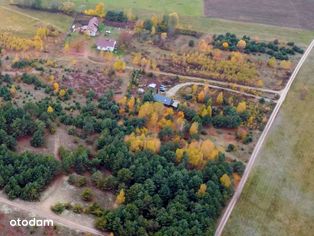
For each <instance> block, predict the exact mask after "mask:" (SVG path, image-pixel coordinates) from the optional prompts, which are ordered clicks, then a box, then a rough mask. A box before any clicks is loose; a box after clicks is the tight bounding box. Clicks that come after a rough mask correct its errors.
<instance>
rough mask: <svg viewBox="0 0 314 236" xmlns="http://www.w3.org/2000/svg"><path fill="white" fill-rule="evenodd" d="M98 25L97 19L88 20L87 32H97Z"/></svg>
mask: <svg viewBox="0 0 314 236" xmlns="http://www.w3.org/2000/svg"><path fill="white" fill-rule="evenodd" d="M98 24H99V21H98V19H97V17H93V18H92V19H90V20H89V22H88V25H87V27H88V29H89V30H91V31H94V32H97V30H98Z"/></svg>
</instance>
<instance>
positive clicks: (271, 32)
mask: <svg viewBox="0 0 314 236" xmlns="http://www.w3.org/2000/svg"><path fill="white" fill-rule="evenodd" d="M75 2H76V5H77V6H76V7H77V9H87V8H94V7H95V5H96V4H97V3H98V2H100V0H75ZM103 2H104V3H105V8H106V10H110V9H116V10H125V11H126V10H128V9H132V11H133V13H134V14H136V15H138V16H139V17H140V18H143V19H147V18H150V17H151V16H152V15H154V14H157V15H160V16H161V15H162V14H165V13H169V12H173V11H176V12H177V13H178V14H179V17H180V25H181V27H183V28H189V29H192V30H197V31H201V32H204V33H209V34H219V33H226V32H231V33H235V34H237V35H249V36H251V37H259V38H260V39H261V40H274V39H280V40H283V41H286V42H287V41H294V42H296V43H298V44H301V45H303V46H304V45H307V44H308V43H309V42H310V41H311V40H312V39H313V38H314V31H309V30H302V29H292V28H284V27H278V26H269V25H262V24H254V23H245V22H236V21H228V20H221V19H214V18H208V17H204V16H203V0H196V1H188V0H161V1H154V0H103ZM42 3H43V5H44V6H45V7H49V4H50V3H51V1H49V0H42ZM1 4H2V3H0V5H1ZM3 4H5V5H6V6H8V4H9V0H4V1H3ZM10 8H12V7H11V6H10ZM14 9H15V10H19V11H21V12H24V13H27V14H30V15H32V16H34V17H37V18H40V19H42V20H43V21H46V22H48V23H49V22H50V23H51V24H54V25H56V26H58V27H60V28H62V29H64V30H66V29H67V27H68V26H69V24H70V22H71V18H70V17H68V16H64V15H57V14H51V13H47V12H40V11H33V10H25V9H19V8H14Z"/></svg>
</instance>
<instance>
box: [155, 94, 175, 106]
mask: <svg viewBox="0 0 314 236" xmlns="http://www.w3.org/2000/svg"><path fill="white" fill-rule="evenodd" d="M154 101H155V102H160V103H162V104H164V105H166V106H171V105H172V103H173V99H171V98H168V97H165V96H161V95H160V94H154Z"/></svg>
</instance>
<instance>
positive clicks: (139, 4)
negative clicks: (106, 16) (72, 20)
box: [46, 0, 203, 16]
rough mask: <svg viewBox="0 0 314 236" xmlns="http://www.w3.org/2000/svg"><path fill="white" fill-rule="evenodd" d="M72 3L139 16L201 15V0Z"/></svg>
mask: <svg viewBox="0 0 314 236" xmlns="http://www.w3.org/2000/svg"><path fill="white" fill-rule="evenodd" d="M46 1H47V0H46ZM74 2H76V4H77V6H78V7H80V6H84V8H93V7H94V6H95V4H97V3H99V2H103V3H104V4H105V8H106V9H119V10H127V9H133V10H134V12H135V13H139V14H145V12H147V11H153V12H156V13H159V14H164V13H171V12H174V11H175V12H177V13H178V14H179V15H182V16H202V15H203V0H193V1H190V0H158V1H156V0H74Z"/></svg>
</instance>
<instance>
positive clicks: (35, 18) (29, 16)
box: [0, 6, 63, 32]
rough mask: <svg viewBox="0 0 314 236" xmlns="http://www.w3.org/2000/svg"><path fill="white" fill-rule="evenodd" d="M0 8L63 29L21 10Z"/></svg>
mask: <svg viewBox="0 0 314 236" xmlns="http://www.w3.org/2000/svg"><path fill="white" fill-rule="evenodd" d="M0 8H2V9H5V10H7V11H11V12H14V13H16V14H19V15H22V16H25V17H28V18H31V19H33V20H36V21H39V22H42V23H45V24H46V25H52V26H53V27H54V28H56V29H57V30H59V31H61V32H63V29H61V28H60V27H58V26H56V25H54V24H51V23H48V22H45V21H43V20H42V19H39V18H37V17H34V16H31V15H28V14H26V13H23V12H20V11H17V10H14V9H11V8H9V7H4V6H0Z"/></svg>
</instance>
